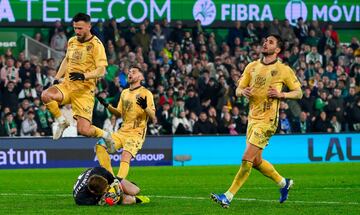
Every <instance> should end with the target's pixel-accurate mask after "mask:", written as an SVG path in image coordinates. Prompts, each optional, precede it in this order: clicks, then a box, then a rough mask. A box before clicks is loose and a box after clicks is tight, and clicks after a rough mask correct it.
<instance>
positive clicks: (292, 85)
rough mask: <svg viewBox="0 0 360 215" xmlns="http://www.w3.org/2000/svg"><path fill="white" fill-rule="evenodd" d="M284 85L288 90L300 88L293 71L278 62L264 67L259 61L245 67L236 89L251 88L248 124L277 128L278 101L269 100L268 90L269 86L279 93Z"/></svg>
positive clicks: (274, 99)
mask: <svg viewBox="0 0 360 215" xmlns="http://www.w3.org/2000/svg"><path fill="white" fill-rule="evenodd" d="M284 85H285V86H287V87H288V88H289V89H290V90H295V89H297V88H300V87H301V84H300V82H299V80H298V79H297V77H296V75H295V73H294V71H293V70H292V69H291V68H290V67H289V66H287V65H285V64H283V63H281V62H280V61H278V60H276V61H274V62H273V63H270V64H267V65H266V64H264V63H263V62H262V61H261V59H260V60H257V61H254V62H251V63H249V64H248V65H247V66H246V68H245V70H244V73H243V75H242V76H241V78H240V80H239V84H238V87H240V88H242V89H243V88H246V87H251V88H252V96H251V97H250V101H249V123H254V122H255V123H256V122H262V123H269V124H271V123H274V125H275V126H277V124H278V118H279V106H280V99H276V98H269V97H268V90H269V88H270V86H271V87H273V88H275V89H276V90H277V91H278V92H281V91H282V88H283V86H284Z"/></svg>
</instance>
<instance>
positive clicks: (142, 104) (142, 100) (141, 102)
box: [136, 96, 147, 110]
mask: <svg viewBox="0 0 360 215" xmlns="http://www.w3.org/2000/svg"><path fill="white" fill-rule="evenodd" d="M136 104H138V105H139V106H140V107H141V108H142V109H144V110H145V109H146V108H147V99H146V96H145V98H142V97H139V98H138V99H137V100H136Z"/></svg>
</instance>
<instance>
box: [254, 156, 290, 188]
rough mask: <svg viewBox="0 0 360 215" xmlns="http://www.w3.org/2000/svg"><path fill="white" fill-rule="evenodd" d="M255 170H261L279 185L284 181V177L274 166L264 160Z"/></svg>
mask: <svg viewBox="0 0 360 215" xmlns="http://www.w3.org/2000/svg"><path fill="white" fill-rule="evenodd" d="M254 168H255V169H257V170H259V171H260V172H261V173H262V174H263V175H265V176H266V177H269V178H271V179H272V180H273V181H275V182H276V183H277V184H279V183H280V182H281V180H282V179H283V177H282V176H281V175H280V174H279V173H278V172H277V171H276V169H275V168H274V166H273V165H271V163H269V162H268V161H267V160H262V161H261V164H260V165H259V166H257V167H254Z"/></svg>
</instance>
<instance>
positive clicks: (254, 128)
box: [246, 122, 277, 149]
mask: <svg viewBox="0 0 360 215" xmlns="http://www.w3.org/2000/svg"><path fill="white" fill-rule="evenodd" d="M276 129H277V127H276V126H275V125H272V124H266V123H258V122H257V123H249V124H248V127H247V131H246V140H247V143H250V144H253V145H255V146H258V147H260V148H262V149H263V148H265V147H266V146H267V145H268V144H269V139H270V137H271V136H272V135H274V134H275V132H276Z"/></svg>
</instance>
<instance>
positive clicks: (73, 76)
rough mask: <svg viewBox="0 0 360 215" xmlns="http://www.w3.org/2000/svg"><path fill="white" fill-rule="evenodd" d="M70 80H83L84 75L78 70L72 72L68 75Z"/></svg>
mask: <svg viewBox="0 0 360 215" xmlns="http://www.w3.org/2000/svg"><path fill="white" fill-rule="evenodd" d="M69 78H70V80H71V81H83V80H85V75H84V74H83V73H80V72H72V73H70V76H69Z"/></svg>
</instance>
